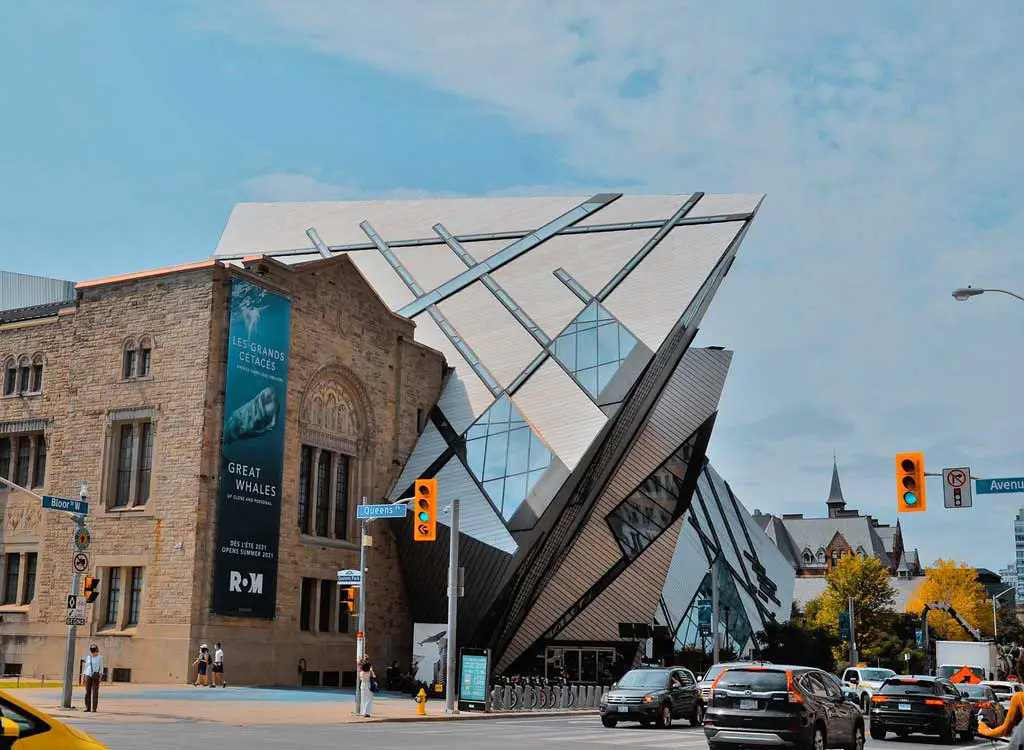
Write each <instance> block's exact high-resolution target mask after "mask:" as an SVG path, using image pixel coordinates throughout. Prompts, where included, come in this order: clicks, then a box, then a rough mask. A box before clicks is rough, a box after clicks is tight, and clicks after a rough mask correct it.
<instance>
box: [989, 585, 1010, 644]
mask: <svg viewBox="0 0 1024 750" xmlns="http://www.w3.org/2000/svg"><path fill="white" fill-rule="evenodd" d="M1011 591H1013V587H1010V588H1008V589H1006V590H1005V591H1000V592H999V593H998V594H996V595H995V596H993V597H992V639H993V640H995V639H996V638H998V637H999V618H998V617H997V616H996V599H998V598H999V597H1001V596H1005V595H1006V594H1009V593H1010V592H1011Z"/></svg>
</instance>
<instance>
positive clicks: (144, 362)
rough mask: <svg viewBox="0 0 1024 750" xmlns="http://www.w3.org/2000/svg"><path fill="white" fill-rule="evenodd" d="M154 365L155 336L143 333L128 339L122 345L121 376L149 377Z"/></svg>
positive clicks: (125, 378)
mask: <svg viewBox="0 0 1024 750" xmlns="http://www.w3.org/2000/svg"><path fill="white" fill-rule="evenodd" d="M152 365H153V337H152V336H149V335H143V336H139V337H138V338H137V339H136V338H129V339H126V340H125V342H124V344H123V345H122V354H121V378H122V379H123V380H134V379H135V378H148V377H149V373H150V370H151V369H152Z"/></svg>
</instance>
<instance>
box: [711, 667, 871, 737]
mask: <svg viewBox="0 0 1024 750" xmlns="http://www.w3.org/2000/svg"><path fill="white" fill-rule="evenodd" d="M851 697H854V696H853V694H852V693H851V692H849V691H844V690H843V689H842V687H841V685H840V683H839V681H838V680H837V679H836V678H835V677H834V676H832V675H829V674H827V673H826V672H822V671H821V670H820V669H813V668H811V667H794V666H783V665H774V664H773V665H771V666H765V667H751V666H747V667H738V668H736V669H727V670H726V671H725V672H723V673H722V674H721V675H720V676H719V677H718V678H717V679H716V680H715V684H714V686H713V688H712V690H711V703H710V704H709V705H708V709H707V713H706V714H705V717H704V734H705V736H706V737H707V739H708V745H710V747H711V750H726V748H730V749H731V748H735V747H743V746H748V747H749V746H755V745H756V746H760V745H776V746H778V745H782V746H788V747H795V748H800V750H825V748H832V747H844V748H849V750H863V748H864V717H863V715H862V714H861V712H860V708H859V707H858V706H857V704H856V702H855V701H852V700H850V698H851Z"/></svg>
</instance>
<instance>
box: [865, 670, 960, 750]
mask: <svg viewBox="0 0 1024 750" xmlns="http://www.w3.org/2000/svg"><path fill="white" fill-rule="evenodd" d="M975 721H976V720H975V718H974V709H973V707H972V706H971V703H970V701H969V700H968V699H967V698H965V697H964V696H963V695H962V694H961V693H960V690H959V689H958V688H957V686H956V685H954V684H953V683H952V682H950V681H949V680H947V679H945V678H943V677H930V676H927V675H924V676H921V677H917V676H911V675H901V676H899V677H890V678H889V679H887V680H886V681H885V682H883V683H882V687H880V688H879V689H878V691H877V692H876V693H875V694H874V695H873V696H872V697H871V739H873V740H884V739H885V735H886V732H895V733H896V734H897V736H899V737H906V736H907V735H908V734H912V733H919V734H937V735H939V736H940V737H941V738H942V741H943V742H946V743H951V742H954V741H956V739H957V737H959V738H961V739H963V740H970V739H973V738H974V728H975Z"/></svg>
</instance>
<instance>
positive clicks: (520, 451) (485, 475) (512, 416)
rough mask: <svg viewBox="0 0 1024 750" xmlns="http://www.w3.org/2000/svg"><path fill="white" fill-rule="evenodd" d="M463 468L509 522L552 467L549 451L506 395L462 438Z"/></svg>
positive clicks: (492, 405)
mask: <svg viewBox="0 0 1024 750" xmlns="http://www.w3.org/2000/svg"><path fill="white" fill-rule="evenodd" d="M465 442H466V465H467V466H469V470H470V471H472V472H473V474H474V475H475V476H476V478H477V480H478V481H479V482H480V484H482V485H483V487H484V490H485V491H486V492H487V495H488V497H490V499H491V502H492V503H494V507H495V508H497V509H498V511H499V512H500V513H501V515H502V517H503V518H504V519H505V520H506V521H508V520H510V519H511V518H512V516H513V515H515V512H516V511H517V510H518V509H519V506H520V505H522V504H523V501H524V500H525V499H526V498H527V496H528V495H529V494H530V491H531V490H532V489H533V486H534V485H535V484H537V480H539V479H540V478H541V476H542V475H543V474H544V472H545V471H546V470H547V468H548V466H550V465H551V451H549V450H548V447H547V446H546V445H544V443H543V442H542V441H541V439H540V438H539V437H537V435H536V434H535V433H534V431H533V430H532V429H531V428H530V425H529V424H527V422H526V420H525V419H524V418H523V415H522V414H520V413H519V409H517V408H516V406H515V404H513V403H512V401H511V399H509V397H508V396H502V397H501V398H499V399H498V400H497V401H495V402H494V403H493V404H491V406H490V407H489V408H488V409H487V411H485V412H484V413H483V414H481V415H480V417H479V418H478V419H477V420H476V422H474V423H473V424H472V426H470V428H469V429H468V430H467V431H466V435H465Z"/></svg>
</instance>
